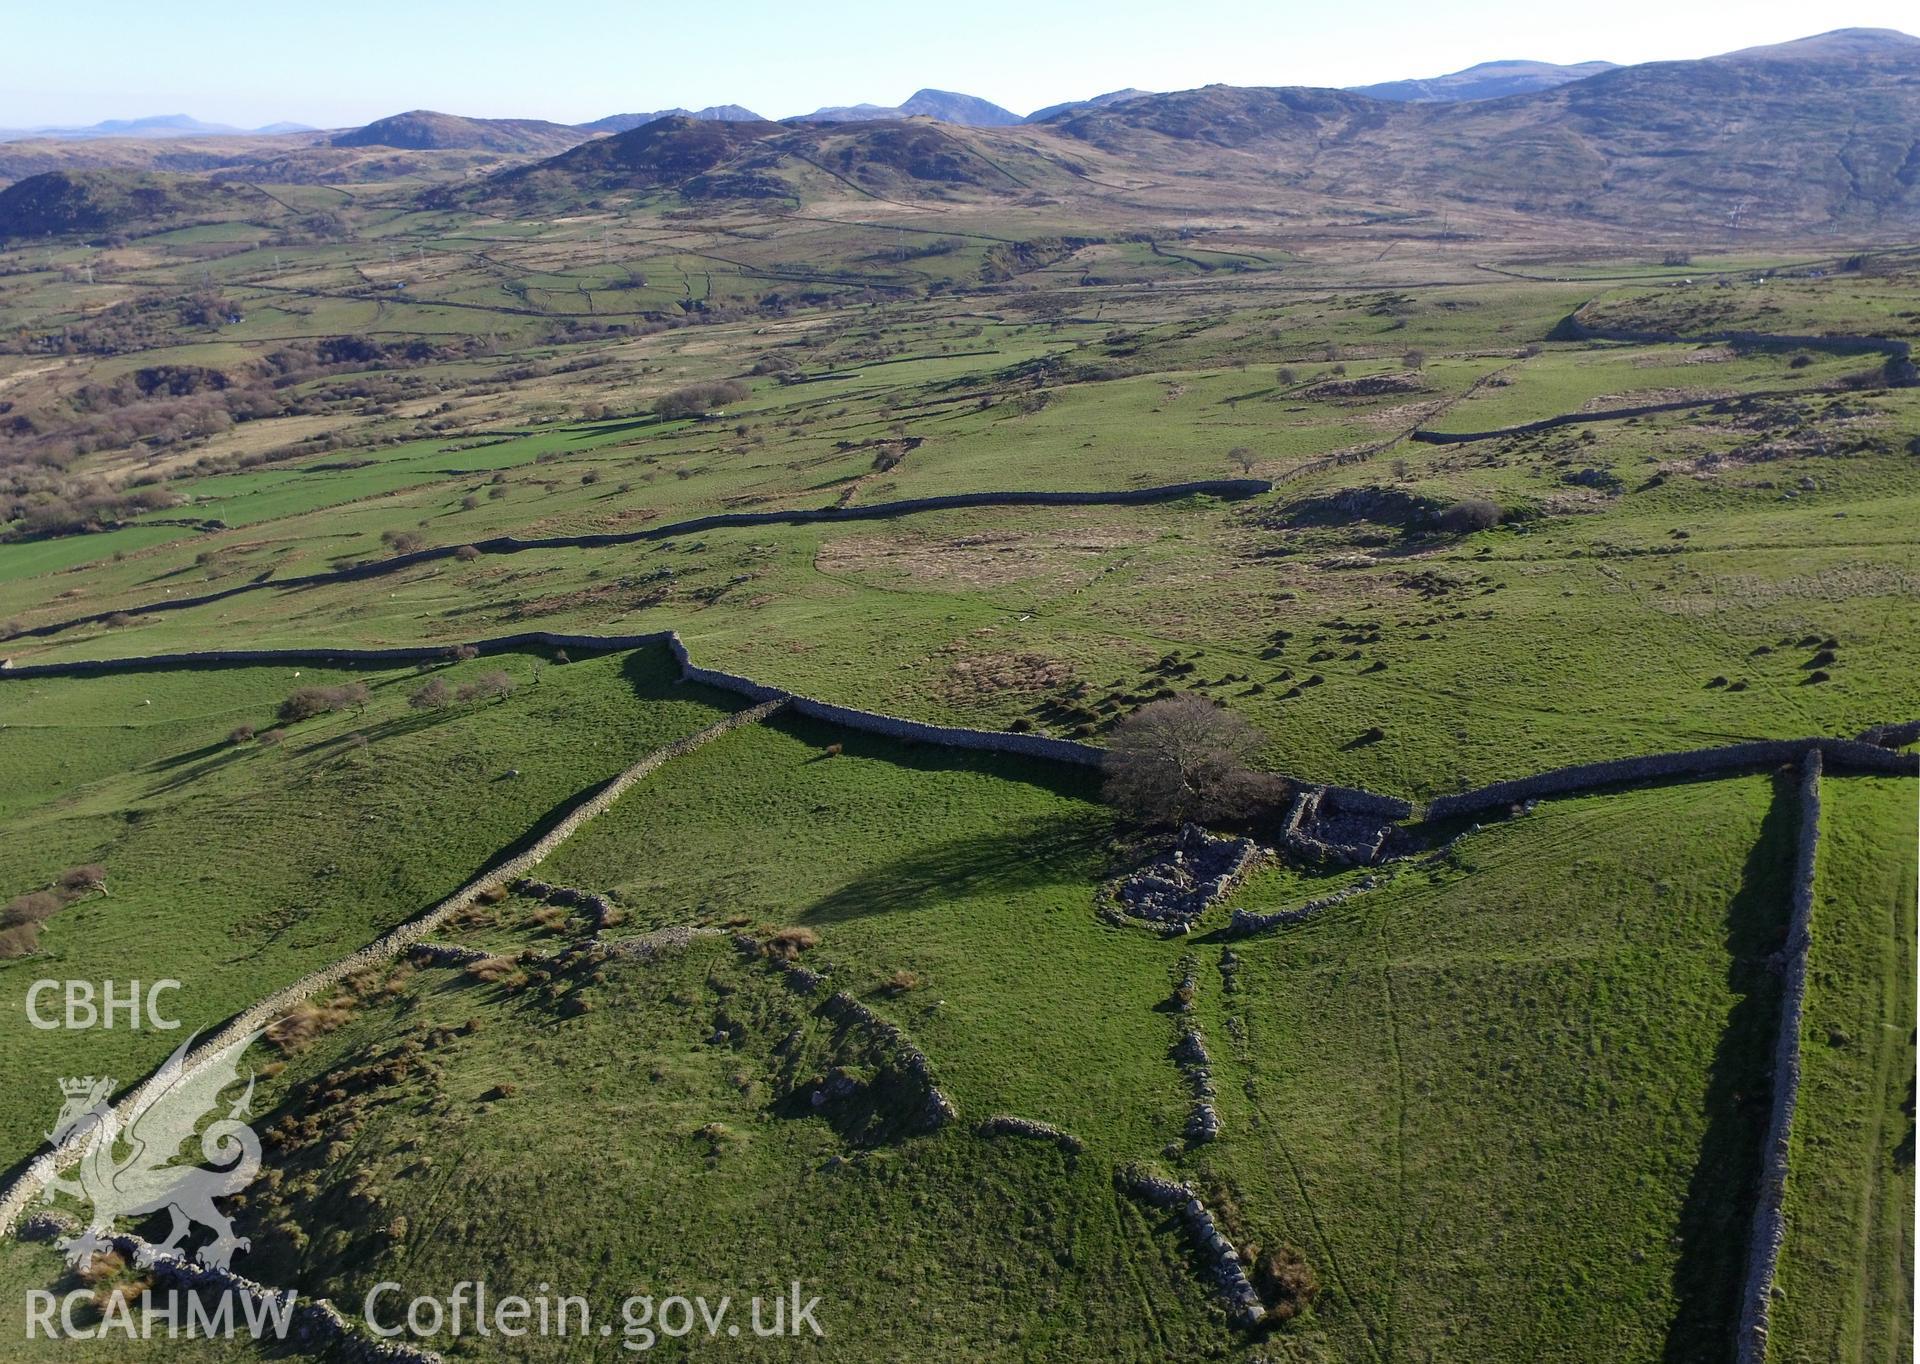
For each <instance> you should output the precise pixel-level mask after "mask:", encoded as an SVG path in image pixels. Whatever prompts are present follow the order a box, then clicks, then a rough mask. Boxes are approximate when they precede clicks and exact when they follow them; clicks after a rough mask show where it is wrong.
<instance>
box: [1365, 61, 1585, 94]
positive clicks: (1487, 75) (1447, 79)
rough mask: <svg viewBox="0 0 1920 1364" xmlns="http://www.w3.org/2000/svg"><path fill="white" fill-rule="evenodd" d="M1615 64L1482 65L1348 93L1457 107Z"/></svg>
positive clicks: (1559, 82) (1539, 87) (1578, 76)
mask: <svg viewBox="0 0 1920 1364" xmlns="http://www.w3.org/2000/svg"><path fill="white" fill-rule="evenodd" d="M1614 69H1615V68H1614V64H1613V63H1612V62H1580V63H1579V64H1578V65H1575V66H1555V65H1554V64H1553V63H1552V62H1481V63H1480V64H1479V65H1478V66H1469V67H1468V68H1467V69H1466V70H1465V71H1454V72H1451V73H1449V74H1447V75H1445V76H1432V77H1429V78H1428V79H1426V80H1410V81H1385V82H1383V83H1381V84H1379V85H1349V86H1348V87H1347V90H1348V91H1349V92H1350V93H1352V94H1356V95H1365V96H1367V97H1368V98H1369V99H1387V100H1393V101H1394V102H1396V103H1404V104H1457V103H1465V102H1467V101H1469V100H1481V99H1504V98H1505V97H1506V96H1508V95H1530V94H1532V93H1533V92H1534V91H1536V90H1551V89H1553V88H1554V87H1555V86H1556V85H1565V84H1567V83H1568V82H1569V81H1582V80H1585V79H1586V78H1587V77H1588V76H1597V75H1599V74H1600V73H1601V72H1602V71H1612V70H1614Z"/></svg>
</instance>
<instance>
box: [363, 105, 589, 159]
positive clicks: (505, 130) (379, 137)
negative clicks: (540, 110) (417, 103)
mask: <svg viewBox="0 0 1920 1364" xmlns="http://www.w3.org/2000/svg"><path fill="white" fill-rule="evenodd" d="M590 136H592V134H591V133H589V132H587V131H585V130H584V129H580V128H574V127H570V126H568V125H567V124H564V123H548V122H546V121H545V120H543V119H537V118H462V117H460V116H459V115H458V114H441V113H436V112H434V111H433V110H431V109H414V110H411V111H409V112H407V113H404V114H393V115H390V116H389V117H387V118H382V119H376V120H375V121H374V122H372V123H369V124H367V126H366V127H364V128H355V129H353V130H352V131H350V132H344V133H341V134H339V135H338V136H336V137H335V138H334V139H333V145H334V146H336V147H398V148H401V149H403V150H407V151H449V150H462V151H487V152H545V153H549V154H551V153H553V152H558V151H564V150H565V149H566V148H568V147H573V146H577V145H579V144H580V143H581V142H583V141H585V140H586V139H587V138H588V137H590Z"/></svg>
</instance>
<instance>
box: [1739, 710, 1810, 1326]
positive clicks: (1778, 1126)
mask: <svg viewBox="0 0 1920 1364" xmlns="http://www.w3.org/2000/svg"><path fill="white" fill-rule="evenodd" d="M1820 768H1821V759H1820V750H1819V749H1817V748H1816V749H1811V750H1809V751H1808V753H1807V755H1806V758H1805V759H1804V760H1803V761H1802V762H1801V764H1800V825H1799V833H1798V836H1797V838H1796V840H1795V846H1794V863H1793V901H1792V910H1791V912H1790V915H1789V917H1788V920H1787V941H1786V945H1785V946H1784V947H1782V948H1781V949H1780V951H1781V959H1782V964H1783V966H1784V968H1785V971H1784V975H1783V978H1782V982H1781V986H1780V1032H1779V1035H1778V1036H1777V1037H1776V1038H1775V1040H1774V1047H1773V1105H1772V1109H1771V1111H1770V1113H1769V1114H1768V1118H1767V1139H1766V1145H1765V1147H1763V1148H1762V1151H1761V1156H1760V1161H1761V1166H1760V1198H1759V1202H1758V1204H1757V1205H1756V1206H1755V1208H1754V1212H1753V1231H1752V1234H1751V1236H1750V1238H1749V1240H1748V1242H1747V1278H1746V1287H1745V1289H1744V1290H1743V1293H1742V1296H1741V1300H1740V1324H1739V1327H1738V1329H1737V1333H1736V1334H1735V1336H1734V1361H1735V1364H1766V1359H1767V1325H1768V1319H1769V1316H1770V1314H1771V1311H1772V1306H1773V1281H1774V1275H1775V1273H1776V1271H1777V1270H1778V1269H1779V1267H1780V1243H1781V1241H1782V1240H1783V1239H1784V1238H1785V1236H1786V1230H1787V1228H1786V1199H1787V1156H1788V1147H1789V1145H1790V1144H1791V1142H1792V1138H1793V1110H1794V1106H1795V1104H1796V1103H1797V1102H1798V1100H1799V1097H1800V1016H1801V1012H1802V1010H1803V1009H1804V1007H1805V1005H1806V999H1807V954H1808V952H1809V950H1810V949H1811V948H1812V945H1813V937H1812V930H1813V876H1814V868H1815V861H1816V859H1817V857H1818V855H1819V850H1820Z"/></svg>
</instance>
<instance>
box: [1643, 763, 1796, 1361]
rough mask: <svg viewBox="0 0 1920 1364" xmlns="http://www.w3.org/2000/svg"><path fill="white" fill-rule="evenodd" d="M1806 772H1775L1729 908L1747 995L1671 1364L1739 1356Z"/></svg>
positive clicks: (1696, 1196) (1731, 969) (1733, 1028)
mask: <svg viewBox="0 0 1920 1364" xmlns="http://www.w3.org/2000/svg"><path fill="white" fill-rule="evenodd" d="M1798 787H1799V779H1798V775H1797V773H1785V774H1777V775H1776V776H1775V777H1774V789H1773V803H1772V804H1771V805H1770V806H1769V807H1768V810H1767V814H1766V817H1765V818H1764V819H1763V820H1762V821H1761V823H1760V833H1759V837H1758V838H1757V839H1755V841H1754V846H1753V850H1752V851H1751V852H1750V853H1749V854H1748V855H1747V861H1746V865H1745V866H1744V867H1743V868H1742V869H1741V874H1740V888H1739V890H1737V891H1736V892H1735V893H1734V896H1733V898H1732V900H1730V901H1729V902H1728V904H1727V916H1726V936H1725V939H1724V945H1725V947H1726V950H1727V954H1728V956H1729V958H1730V962H1729V965H1728V967H1727V983H1728V984H1729V985H1730V986H1731V987H1732V988H1733V990H1734V991H1735V992H1736V993H1737V994H1738V995H1739V1002H1738V1003H1736V1004H1735V1005H1734V1006H1733V1008H1732V1010H1731V1011H1729V1013H1728V1015H1727V1023H1726V1027H1725V1028H1724V1029H1723V1030H1722V1031H1721V1034H1720V1042H1719V1045H1718V1046H1717V1047H1716V1048H1715V1050H1714V1057H1713V1063H1712V1066H1711V1067H1710V1069H1709V1071H1708V1074H1707V1092H1706V1096H1705V1106H1706V1113H1707V1129H1706V1132H1705V1134H1704V1135H1703V1136H1702V1138H1701V1142H1700V1153H1699V1158H1698V1160H1697V1161H1696V1162H1695V1164H1694V1168H1693V1176H1692V1179H1691V1180H1690V1181H1689V1183H1688V1185H1687V1196H1686V1201H1685V1203H1684V1204H1683V1205H1682V1207H1681V1210H1680V1222H1679V1228H1678V1236H1679V1240H1680V1256H1679V1261H1678V1263H1677V1264H1676V1265H1675V1266H1674V1271H1673V1296H1674V1301H1675V1303H1676V1307H1675V1310H1674V1316H1673V1321H1672V1322H1671V1324H1670V1325H1669V1326H1668V1328H1667V1341H1666V1349H1665V1352H1664V1354H1663V1356H1662V1358H1663V1359H1664V1360H1665V1362H1666V1364H1699V1361H1701V1360H1715V1359H1730V1358H1732V1356H1733V1345H1734V1327H1735V1323H1736V1322H1737V1320H1738V1318H1739V1314H1740V1295H1741V1291H1742V1289H1743V1288H1744V1286H1745V1276H1746V1264H1747V1245H1748V1241H1749V1238H1750V1236H1751V1233H1752V1229H1753V1214H1754V1208H1755V1206H1756V1204H1757V1202H1758V1196H1759V1188H1760V1169H1761V1154H1762V1151H1763V1148H1764V1146H1765V1143H1766V1131H1767V1123H1768V1120H1769V1117H1770V1115H1771V1112H1772V1103H1771V1100H1772V1089H1773V1083H1772V1065H1773V1053H1774V1043H1775V1039H1776V1037H1777V1035H1778V1032H1779V1027H1780V1003H1781V1000H1780V989H1781V979H1780V977H1779V975H1778V974H1776V973H1775V972H1774V971H1772V970H1771V969H1769V967H1768V957H1769V956H1770V955H1771V954H1772V953H1774V952H1775V951H1777V950H1779V948H1780V947H1781V946H1782V945H1783V944H1784V942H1785V940H1786V928H1787V922H1788V917H1789V908H1788V905H1789V896H1790V894H1791V882H1792V874H1793V861H1794V848H1795V844H1796V832H1797V827H1798V824H1799V819H1800V801H1799V791H1798Z"/></svg>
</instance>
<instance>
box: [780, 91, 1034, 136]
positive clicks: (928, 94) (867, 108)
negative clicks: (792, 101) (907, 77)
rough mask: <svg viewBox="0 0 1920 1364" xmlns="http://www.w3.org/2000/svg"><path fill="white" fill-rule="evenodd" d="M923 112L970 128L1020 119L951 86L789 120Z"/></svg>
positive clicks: (869, 118)
mask: <svg viewBox="0 0 1920 1364" xmlns="http://www.w3.org/2000/svg"><path fill="white" fill-rule="evenodd" d="M915 115H920V116H923V117H926V118H934V119H938V120H940V122H942V123H958V124H961V125H963V126H965V127H969V128H1007V127H1011V126H1012V125H1013V124H1015V123H1018V122H1020V115H1018V114H1016V113H1014V112H1013V111H1012V110H1011V109H1002V108H1001V107H1000V106H999V105H997V104H994V103H992V102H991V101H989V100H984V99H981V98H980V97H979V96H977V95H962V94H956V93H955V92H954V91H952V90H916V91H914V92H913V94H912V95H910V96H909V97H908V98H907V99H905V100H903V101H902V102H901V103H899V104H845V105H836V106H830V107H828V108H825V109H815V110H814V111H813V112H812V113H810V114H802V115H801V116H800V117H799V118H796V119H792V120H789V121H790V122H794V123H871V122H873V121H875V120H878V119H885V118H912V117H914V116H915Z"/></svg>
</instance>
